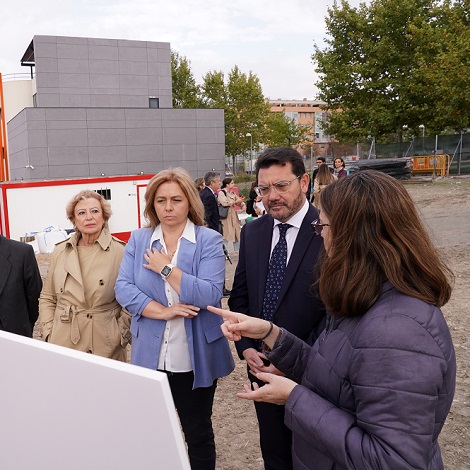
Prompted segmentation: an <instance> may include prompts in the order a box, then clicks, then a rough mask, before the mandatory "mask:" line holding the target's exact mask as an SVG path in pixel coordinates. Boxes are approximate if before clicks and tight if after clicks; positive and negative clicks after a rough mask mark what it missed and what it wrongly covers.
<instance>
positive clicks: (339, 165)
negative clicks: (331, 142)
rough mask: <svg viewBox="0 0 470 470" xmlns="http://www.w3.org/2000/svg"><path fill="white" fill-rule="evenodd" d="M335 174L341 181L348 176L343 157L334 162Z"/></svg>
mask: <svg viewBox="0 0 470 470" xmlns="http://www.w3.org/2000/svg"><path fill="white" fill-rule="evenodd" d="M334 166H335V168H334V172H333V174H334V175H335V176H336V177H337V178H338V179H339V178H344V177H345V176H348V172H347V171H346V163H344V160H343V159H342V158H341V157H336V158H335V161H334Z"/></svg>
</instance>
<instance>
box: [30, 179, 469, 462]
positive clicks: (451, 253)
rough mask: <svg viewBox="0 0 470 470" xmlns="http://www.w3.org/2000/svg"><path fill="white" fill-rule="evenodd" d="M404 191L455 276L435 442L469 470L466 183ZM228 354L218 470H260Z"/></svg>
mask: <svg viewBox="0 0 470 470" xmlns="http://www.w3.org/2000/svg"><path fill="white" fill-rule="evenodd" d="M406 188H407V189H408V191H409V192H410V194H411V195H412V197H413V199H414V200H415V202H416V204H417V206H418V208H419V210H420V212H421V215H422V218H423V220H424V221H425V223H426V224H427V226H428V228H429V232H430V234H431V236H432V238H433V240H434V242H435V243H436V245H437V246H438V247H439V250H440V251H441V253H442V255H443V257H444V259H445V261H446V262H447V264H448V265H449V266H450V268H451V269H452V270H453V272H454V275H455V286H454V291H453V295H452V298H451V300H450V302H449V303H448V304H447V305H446V306H445V307H444V308H443V311H444V314H445V316H446V319H447V322H448V324H449V327H450V330H451V333H452V337H453V341H454V346H455V351H456V356H457V367H458V368H457V389H456V393H455V398H454V403H453V406H452V409H451V411H450V414H449V416H448V418H447V421H446V425H445V427H444V429H443V432H442V433H441V436H440V439H439V441H440V445H441V449H442V454H443V459H444V466H445V468H446V469H447V470H462V469H467V468H469V469H470V445H469V442H470V406H469V405H470V367H469V364H470V351H469V348H470V341H469V332H470V316H469V308H468V306H469V305H470V282H469V281H470V178H447V179H438V180H436V182H434V183H432V182H430V181H428V182H427V183H425V184H423V183H421V184H406ZM416 243H419V240H417V241H416ZM231 258H232V261H233V264H232V265H230V264H228V263H227V273H226V279H227V281H226V282H227V287H228V288H230V285H231V282H232V279H233V274H234V271H235V266H236V263H237V256H236V254H232V255H231ZM38 263H39V265H40V269H41V273H42V274H43V275H45V274H46V272H47V266H48V263H49V255H38ZM224 305H225V306H226V299H224ZM232 346H233V345H232ZM233 352H234V357H235V363H236V368H235V370H234V372H233V373H232V374H231V375H230V376H229V377H225V378H223V379H221V380H220V381H219V386H218V389H217V393H216V396H215V403H214V416H213V421H214V431H215V436H216V444H217V453H218V457H217V469H218V470H240V469H243V470H255V469H262V468H263V461H262V459H261V454H260V449H259V442H258V440H259V436H258V428H257V421H256V416H255V413H254V408H253V404H252V403H251V402H246V401H244V400H241V399H239V398H237V397H236V396H235V394H236V393H237V392H238V391H240V390H241V389H242V385H243V383H245V382H246V369H245V365H244V363H242V361H240V360H238V358H237V355H236V354H235V349H234V348H233Z"/></svg>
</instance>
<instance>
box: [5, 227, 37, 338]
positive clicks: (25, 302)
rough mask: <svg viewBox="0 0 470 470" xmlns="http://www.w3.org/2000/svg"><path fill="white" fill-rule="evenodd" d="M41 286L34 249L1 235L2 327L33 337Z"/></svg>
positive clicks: (11, 331)
mask: <svg viewBox="0 0 470 470" xmlns="http://www.w3.org/2000/svg"><path fill="white" fill-rule="evenodd" d="M41 289H42V280H41V275H40V274H39V268H38V264H37V262H36V257H35V256H34V250H33V248H32V247H31V246H30V245H28V244H26V243H21V242H17V241H14V240H10V239H9V238H5V237H4V236H2V235H0V330H4V331H9V332H10V333H16V334H18V335H22V336H29V337H32V335H33V328H34V324H35V323H36V320H37V318H38V314H39V311H38V299H39V294H40V293H41Z"/></svg>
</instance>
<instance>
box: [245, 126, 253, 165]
mask: <svg viewBox="0 0 470 470" xmlns="http://www.w3.org/2000/svg"><path fill="white" fill-rule="evenodd" d="M246 137H249V138H250V174H252V173H253V136H252V135H251V133H250V132H247V133H246Z"/></svg>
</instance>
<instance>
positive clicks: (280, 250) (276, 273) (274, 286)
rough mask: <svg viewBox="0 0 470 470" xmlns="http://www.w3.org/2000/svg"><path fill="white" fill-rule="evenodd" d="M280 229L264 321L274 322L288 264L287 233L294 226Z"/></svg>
mask: <svg viewBox="0 0 470 470" xmlns="http://www.w3.org/2000/svg"><path fill="white" fill-rule="evenodd" d="M278 227H279V241H278V242H277V244H276V246H275V247H274V250H273V252H272V254H271V260H270V262H269V268H268V276H267V277H266V287H265V290H264V297H263V309H262V317H263V319H264V320H268V321H272V320H273V317H274V311H275V310H276V305H277V301H278V299H279V292H281V287H282V281H283V280H284V273H285V272H286V264H287V242H286V232H287V229H288V228H289V227H292V225H289V224H279V225H278Z"/></svg>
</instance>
